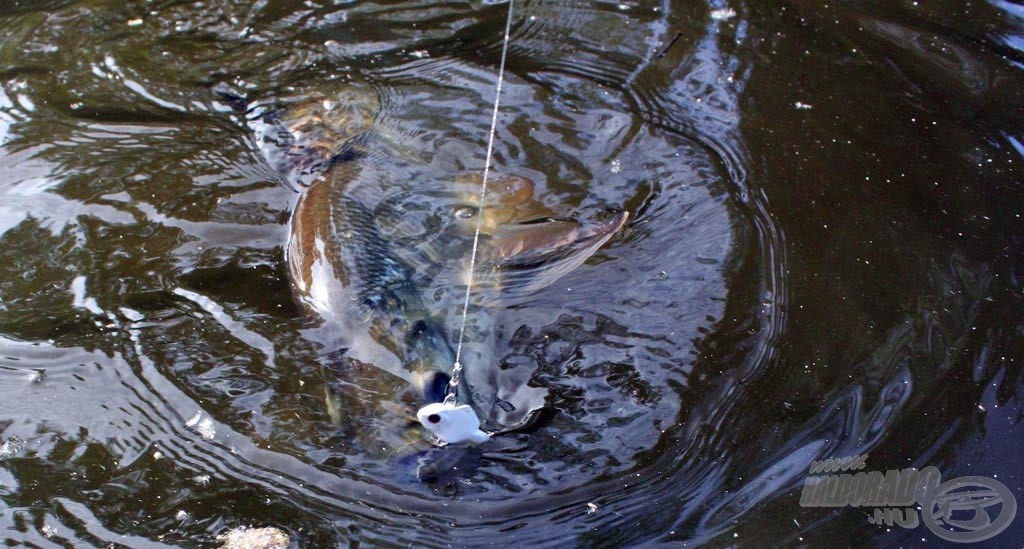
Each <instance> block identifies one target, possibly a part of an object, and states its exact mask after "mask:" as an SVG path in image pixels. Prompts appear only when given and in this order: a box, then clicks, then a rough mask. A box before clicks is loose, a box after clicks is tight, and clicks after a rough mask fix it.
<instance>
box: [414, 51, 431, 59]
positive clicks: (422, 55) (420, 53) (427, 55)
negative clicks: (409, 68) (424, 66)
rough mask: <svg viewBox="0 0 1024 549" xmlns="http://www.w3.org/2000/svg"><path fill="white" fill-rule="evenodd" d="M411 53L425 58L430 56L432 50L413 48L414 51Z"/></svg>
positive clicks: (419, 57) (417, 57) (416, 56)
mask: <svg viewBox="0 0 1024 549" xmlns="http://www.w3.org/2000/svg"><path fill="white" fill-rule="evenodd" d="M409 55H411V56H413V57H415V58H416V59H423V58H424V57H430V52H429V51H427V50H413V51H412V52H410V53H409Z"/></svg>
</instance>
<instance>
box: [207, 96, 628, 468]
mask: <svg viewBox="0 0 1024 549" xmlns="http://www.w3.org/2000/svg"><path fill="white" fill-rule="evenodd" d="M214 91H215V92H216V93H217V95H218V97H220V98H221V100H222V101H224V102H225V103H227V104H228V105H229V106H230V107H232V108H233V109H234V110H236V111H238V112H244V113H245V115H246V118H247V122H248V125H249V126H250V128H252V130H253V132H254V135H255V136H256V141H257V144H258V147H259V149H260V151H261V153H262V155H263V157H264V159H265V160H266V162H267V164H268V165H269V166H270V167H272V168H273V169H274V170H275V171H277V172H278V173H279V174H280V176H281V177H282V179H283V181H284V182H285V184H286V186H288V187H289V188H291V189H293V190H295V191H296V192H297V194H298V197H297V199H296V201H295V203H294V207H293V208H292V210H291V214H290V216H289V221H288V239H287V243H286V245H285V261H286V263H287V269H288V274H289V279H290V283H291V287H292V290H293V293H294V296H295V299H296V302H297V303H298V305H299V308H300V310H302V311H303V313H304V315H305V316H306V317H307V318H308V320H309V325H308V328H307V329H306V330H305V335H307V336H308V337H309V338H310V339H311V340H313V341H316V342H317V343H319V344H320V345H321V347H322V357H323V361H324V363H325V364H326V369H329V370H330V371H331V372H332V374H333V375H334V377H335V379H336V383H334V384H331V385H334V386H340V390H337V391H332V390H329V389H325V402H326V405H327V412H328V415H329V416H330V417H331V419H332V421H333V422H334V423H335V424H336V425H338V426H339V428H344V429H349V430H352V432H355V431H361V432H362V433H364V434H368V435H369V436H370V437H376V439H377V440H378V441H379V442H380V443H381V444H379V445H378V446H384V447H390V448H399V447H408V446H409V445H410V444H414V443H415V441H416V440H417V438H418V440H420V441H423V440H431V441H432V440H433V439H429V438H428V437H429V436H430V433H431V432H432V431H435V430H434V429H429V428H428V429H423V428H419V429H418V431H417V429H416V427H418V426H419V425H420V424H421V423H422V422H424V421H428V419H430V420H432V419H438V421H437V422H434V423H438V424H441V423H443V422H442V421H440V420H442V419H447V417H446V414H449V413H451V414H465V413H466V411H467V409H468V408H467V407H472V406H473V395H472V392H471V391H470V390H469V388H468V387H467V386H466V384H465V383H459V384H454V385H453V384H452V375H453V371H452V370H453V365H454V363H455V353H454V352H453V346H452V344H451V336H452V334H451V332H450V331H449V330H448V328H447V327H446V326H445V325H444V322H443V321H442V320H441V317H440V316H439V315H437V314H436V313H435V312H434V311H431V310H430V309H429V308H428V307H427V304H426V302H425V301H424V299H423V296H422V294H421V289H420V288H418V287H417V284H416V276H415V274H416V272H415V269H414V268H413V267H412V266H411V265H410V264H409V263H408V262H406V261H404V260H403V259H402V257H403V256H401V254H398V253H396V250H394V249H393V247H392V242H389V241H388V240H387V239H386V238H385V237H384V236H383V234H382V232H381V230H380V226H379V224H378V215H377V214H376V213H375V212H374V210H373V209H371V208H370V207H369V206H368V205H367V204H365V203H364V202H362V201H361V200H360V198H359V193H357V192H353V188H354V187H356V186H358V185H357V184H356V183H357V182H358V183H361V184H366V183H367V182H370V184H373V182H374V181H375V178H376V177H377V174H376V172H375V164H374V162H367V161H366V159H367V158H368V156H369V154H370V152H371V150H372V149H374V148H375V147H377V148H385V149H387V148H389V145H393V143H389V142H388V136H387V135H385V133H384V132H381V131H379V129H378V128H377V127H376V121H377V119H378V116H379V109H380V101H379V100H378V99H377V98H376V96H375V95H374V94H373V93H372V91H368V90H360V89H353V90H348V91H346V92H345V93H343V94H342V95H340V96H339V97H337V98H334V99H330V100H326V99H325V100H320V101H313V102H305V103H300V104H296V105H291V106H289V107H288V108H285V109H272V108H264V107H261V106H256V107H251V106H250V105H249V104H248V102H247V101H246V100H245V99H243V98H242V97H241V96H240V95H238V94H237V93H234V92H233V91H231V90H230V89H228V88H226V87H224V86H218V88H215V90H214ZM390 150H391V151H401V148H400V147H394V146H391V147H390ZM377 161H379V158H375V162H377ZM480 183H481V179H480V176H479V175H476V174H455V175H453V176H452V180H451V185H450V187H451V188H450V192H451V195H452V196H453V197H454V198H453V202H454V203H455V204H456V207H455V208H454V209H453V211H452V219H451V226H452V227H454V229H455V231H456V232H457V233H458V234H460V235H462V237H463V238H469V237H470V236H471V235H473V234H476V232H477V231H476V227H477V223H478V222H479V228H480V231H479V232H480V234H481V235H483V241H482V242H481V247H480V257H479V263H478V268H477V269H476V270H474V271H473V273H474V276H475V277H476V278H477V280H478V281H479V288H480V292H481V294H486V293H487V291H488V290H490V292H491V294H492V295H494V296H496V297H495V299H492V300H490V301H489V302H490V303H491V304H492V305H493V304H494V303H499V302H500V297H506V298H507V297H509V296H516V295H528V294H530V293H532V292H535V291H537V290H539V289H540V288H543V287H545V286H547V285H549V284H550V283H551V282H553V281H554V280H556V279H557V278H559V277H561V276H563V275H564V274H566V273H568V272H570V271H571V270H573V269H575V268H576V267H577V266H578V265H579V264H581V263H582V262H583V261H585V260H586V259H587V258H589V257H590V256H591V255H593V253H594V252H595V251H596V250H597V249H598V248H599V247H600V246H601V245H603V244H604V243H605V242H607V241H608V239H610V238H611V237H612V236H613V235H614V234H615V233H616V232H617V231H619V229H621V228H622V227H623V226H624V225H625V223H626V220H627V219H628V214H627V213H626V212H616V213H613V214H611V215H610V216H609V217H608V218H607V219H605V220H602V221H601V222H599V223H592V224H584V223H581V222H580V221H578V220H575V219H571V218H566V217H559V216H558V215H557V214H556V213H555V211H553V210H552V209H551V208H550V207H548V206H547V205H545V204H544V203H543V201H542V200H539V199H538V197H537V196H536V193H535V188H536V186H535V185H534V183H533V182H532V181H530V180H529V179H527V178H525V177H521V176H516V175H508V174H496V175H495V176H494V179H493V180H492V181H491V182H490V185H491V186H490V192H489V194H487V195H485V197H484V200H483V201H482V202H481V200H480V199H479V194H478V189H479V185H480ZM441 240H443V239H441ZM465 271H466V272H467V273H468V268H466V269H465ZM476 366H479V367H486V365H474V367H476ZM450 391H453V392H454V393H453V394H454V397H455V400H456V401H458V402H459V403H461V404H462V406H460V407H439V406H435V407H433V408H429V409H430V410H433V411H436V412H437V414H433V413H429V414H426V415H425V416H423V418H419V421H417V420H418V418H417V417H416V414H415V410H417V409H421V410H423V409H427V408H424V406H427V405H430V404H437V403H441V402H443V401H444V400H445V397H446V396H448V393H449V392H450ZM455 410H458V411H457V412H456V411H455ZM484 417H486V416H484ZM423 425H426V424H425V423H424V424H423ZM356 426H362V429H356V428H355V427H356ZM395 427H398V428H397V429H396V428H395ZM427 427H436V425H427ZM417 432H418V433H419V434H418V435H417V434H416V433H417ZM474 432H475V431H474ZM410 433H412V434H411V435H410ZM468 438H470V439H473V440H476V441H482V440H485V437H482V436H479V433H477V434H476V435H474V436H473V437H468ZM452 459H453V458H452V457H451V456H448V457H446V458H445V459H444V460H442V462H448V461H451V460H452ZM456 461H457V459H456ZM431 470H432V471H434V473H431V474H435V473H436V470H437V466H436V463H435V465H434V466H433V467H432V468H431Z"/></svg>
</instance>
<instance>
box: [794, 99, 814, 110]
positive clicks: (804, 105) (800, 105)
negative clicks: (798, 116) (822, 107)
mask: <svg viewBox="0 0 1024 549" xmlns="http://www.w3.org/2000/svg"><path fill="white" fill-rule="evenodd" d="M793 107H794V108H795V109H796V110H798V111H809V110H811V109H812V108H813V107H812V106H811V105H809V104H807V103H802V102H800V101H797V102H796V103H793Z"/></svg>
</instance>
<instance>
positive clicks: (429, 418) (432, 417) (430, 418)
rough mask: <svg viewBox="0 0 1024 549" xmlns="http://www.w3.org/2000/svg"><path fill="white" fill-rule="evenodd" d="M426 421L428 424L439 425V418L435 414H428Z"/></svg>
mask: <svg viewBox="0 0 1024 549" xmlns="http://www.w3.org/2000/svg"><path fill="white" fill-rule="evenodd" d="M427 421H429V422H430V423H441V416H439V415H437V414H430V415H429V416H427Z"/></svg>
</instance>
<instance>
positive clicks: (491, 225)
mask: <svg viewBox="0 0 1024 549" xmlns="http://www.w3.org/2000/svg"><path fill="white" fill-rule="evenodd" d="M482 184H483V176H482V175H480V174H477V173H473V174H461V175H458V176H456V177H455V188H456V192H457V195H458V198H459V201H460V205H459V206H458V207H457V208H456V210H455V224H456V226H457V227H458V228H459V231H460V232H461V233H462V234H465V235H467V236H468V235H472V234H474V233H475V232H476V228H477V224H478V223H479V226H480V232H481V234H485V235H491V234H494V232H495V231H497V230H498V229H499V228H500V227H502V226H503V225H506V224H508V223H516V222H522V221H524V220H528V219H535V218H542V217H548V216H551V215H554V214H553V213H552V211H551V210H550V209H549V208H548V207H547V206H545V205H544V203H543V202H541V201H539V200H537V199H535V198H534V190H535V188H536V185H535V184H534V183H533V181H531V180H529V179H527V178H525V177H521V176H518V175H505V174H494V175H492V176H491V177H490V179H489V180H488V182H487V193H486V194H485V195H484V197H483V200H482V201H481V200H480V187H481V185H482ZM478 216H479V217H480V219H479V220H478V219H477V218H478Z"/></svg>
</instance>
